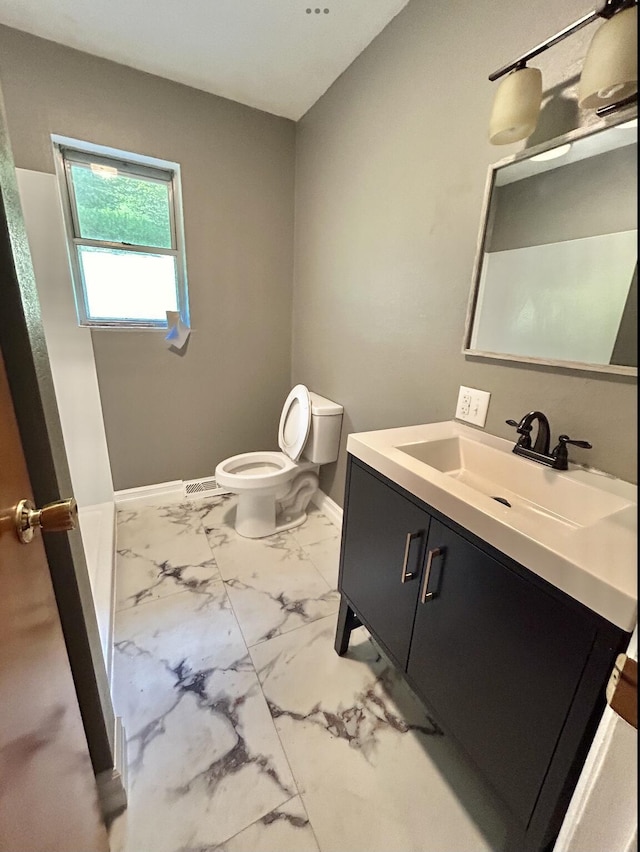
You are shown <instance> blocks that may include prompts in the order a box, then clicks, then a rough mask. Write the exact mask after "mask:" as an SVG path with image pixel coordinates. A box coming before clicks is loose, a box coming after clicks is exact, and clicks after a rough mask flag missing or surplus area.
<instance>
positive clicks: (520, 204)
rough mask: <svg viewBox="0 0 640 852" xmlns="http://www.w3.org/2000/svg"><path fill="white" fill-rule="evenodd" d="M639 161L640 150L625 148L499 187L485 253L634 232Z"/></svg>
mask: <svg viewBox="0 0 640 852" xmlns="http://www.w3.org/2000/svg"><path fill="white" fill-rule="evenodd" d="M612 132H615V131H612ZM637 162H638V146H637V145H626V146H625V147H624V148H615V149H614V150H613V151H607V152H606V153H604V154H599V155H598V156H597V157H590V158H588V159H585V160H579V161H578V162H577V163H570V164H569V165H567V166H561V167H559V168H556V169H552V170H550V171H545V172H540V173H539V174H537V175H532V176H531V177H528V178H525V179H524V180H516V181H513V182H512V183H507V184H505V185H504V186H496V187H494V190H493V199H492V202H491V218H492V228H491V232H490V234H491V235H490V237H489V239H488V241H487V246H486V251H506V250H508V249H515V248H523V247H524V246H542V245H546V244H547V243H554V242H560V241H562V240H579V239H581V238H582V237H592V236H596V235H598V234H615V233H618V232H619V231H633V230H635V229H636V228H637V227H638V186H637V183H636V168H637Z"/></svg>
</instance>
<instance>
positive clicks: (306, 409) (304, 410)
mask: <svg viewBox="0 0 640 852" xmlns="http://www.w3.org/2000/svg"><path fill="white" fill-rule="evenodd" d="M310 428H311V399H310V397H309V391H308V390H307V388H306V387H305V386H304V385H296V386H295V388H293V390H292V391H291V393H290V394H289V396H288V397H287V398H286V400H285V403H284V405H283V406H282V414H281V415H280V427H279V428H278V444H279V446H280V449H281V450H282V452H283V453H286V454H287V455H288V456H289V458H290V459H293V461H298V459H299V458H300V455H301V454H302V450H303V449H304V445H305V444H306V443H307V438H308V437H309V429H310Z"/></svg>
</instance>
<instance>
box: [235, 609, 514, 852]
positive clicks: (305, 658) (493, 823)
mask: <svg viewBox="0 0 640 852" xmlns="http://www.w3.org/2000/svg"><path fill="white" fill-rule="evenodd" d="M334 631H335V618H326V619H323V620H321V621H316V622H314V623H312V624H307V625H305V626H304V627H301V628H299V629H298V630H296V631H294V632H292V633H287V634H284V635H282V636H278V637H276V638H274V639H271V640H270V641H267V642H264V643H262V644H260V645H256V646H255V647H253V648H251V649H250V654H251V657H252V659H253V662H254V665H255V667H256V670H257V672H258V676H259V678H260V681H261V684H262V688H263V691H264V693H265V696H266V698H267V701H268V702H269V706H270V709H271V713H272V715H273V717H274V719H275V723H276V727H277V729H278V733H279V735H280V739H281V741H282V743H283V746H284V748H285V751H286V754H287V757H288V759H289V762H290V765H291V767H292V770H293V773H294V776H295V778H296V781H297V783H298V788H299V790H300V793H301V796H302V799H303V802H304V805H305V807H306V810H307V813H308V814H309V818H310V820H311V824H312V825H313V828H314V832H315V835H316V838H317V840H318V843H319V845H320V848H321V849H322V852H344V850H349V852H451V851H452V850H456V852H483V850H490V849H493V850H495V849H500V848H501V845H502V844H503V842H504V837H503V834H504V832H503V826H502V824H501V822H500V820H499V819H498V817H497V815H496V814H494V811H493V808H492V806H491V803H490V802H489V801H488V799H487V796H486V794H485V793H484V791H483V790H482V789H481V787H480V784H479V782H478V781H477V780H476V779H475V778H474V776H473V774H472V773H471V772H470V771H469V770H468V768H467V767H466V766H465V765H464V764H463V761H462V760H461V759H460V758H459V757H458V756H456V754H454V753H453V751H452V748H451V746H450V744H449V743H447V742H446V741H445V738H444V737H443V736H442V735H441V732H440V730H439V728H438V727H437V726H436V725H435V724H434V723H433V722H432V721H431V720H430V718H429V717H428V716H427V715H426V713H425V711H424V709H423V708H422V706H421V705H420V703H419V702H418V700H417V699H416V698H415V697H414V696H413V694H412V693H411V692H410V690H409V689H408V688H407V687H406V685H405V684H404V683H403V682H402V680H401V679H400V677H399V675H398V674H397V673H396V672H395V671H394V669H393V668H392V667H391V666H390V665H389V664H388V663H387V662H386V661H385V660H384V658H383V657H382V656H381V655H380V653H379V652H378V650H377V649H376V647H375V646H374V644H373V643H372V642H371V640H370V639H369V638H368V636H367V634H366V632H365V631H364V630H363V629H360V630H357V631H355V632H354V634H353V635H352V645H351V648H350V650H349V652H348V655H347V656H346V657H342V658H340V657H338V656H337V654H336V653H335V651H334V650H333V638H334ZM463 801H464V805H463V803H462V802H463ZM470 813H472V814H473V816H474V818H472V817H471V816H470ZM479 825H482V827H483V830H484V831H483V832H481V831H480V829H479V827H478V826H479Z"/></svg>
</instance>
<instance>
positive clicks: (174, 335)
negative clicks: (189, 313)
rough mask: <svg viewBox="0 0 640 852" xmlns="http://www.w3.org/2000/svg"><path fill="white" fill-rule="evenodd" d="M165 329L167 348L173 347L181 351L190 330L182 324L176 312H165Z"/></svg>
mask: <svg viewBox="0 0 640 852" xmlns="http://www.w3.org/2000/svg"><path fill="white" fill-rule="evenodd" d="M167 329H168V332H167V335H166V337H165V340H166V341H167V345H168V346H169V348H171V347H172V346H173V347H175V348H176V349H182V348H183V346H184V345H185V343H186V342H187V340H188V339H189V335H190V334H191V329H190V328H189V326H188V325H185V324H184V323H183V322H182V319H181V318H180V314H179V313H178V311H167Z"/></svg>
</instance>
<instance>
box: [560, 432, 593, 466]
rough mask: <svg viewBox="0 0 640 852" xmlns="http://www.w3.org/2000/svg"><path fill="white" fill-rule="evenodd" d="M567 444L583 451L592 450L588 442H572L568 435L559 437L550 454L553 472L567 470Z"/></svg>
mask: <svg viewBox="0 0 640 852" xmlns="http://www.w3.org/2000/svg"><path fill="white" fill-rule="evenodd" d="M567 444H573V446H574V447H582V448H583V449H585V450H590V449H591V448H592V447H591V444H590V443H589V442H588V441H574V440H572V439H571V438H570V437H569V436H568V435H559V436H558V443H557V445H556V447H554V450H553V452H552V453H551V455H552V457H553V459H554V462H553V467H554V469H555V470H567V468H568V467H569V457H568V453H567Z"/></svg>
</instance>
